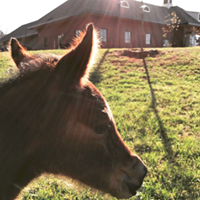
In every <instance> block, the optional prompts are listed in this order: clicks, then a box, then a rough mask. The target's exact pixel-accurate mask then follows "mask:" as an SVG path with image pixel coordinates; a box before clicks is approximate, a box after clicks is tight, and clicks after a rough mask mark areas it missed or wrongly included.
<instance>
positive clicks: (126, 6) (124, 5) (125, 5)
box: [120, 0, 129, 8]
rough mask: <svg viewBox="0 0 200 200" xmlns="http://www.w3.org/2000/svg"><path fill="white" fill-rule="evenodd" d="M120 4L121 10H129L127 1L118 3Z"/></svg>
mask: <svg viewBox="0 0 200 200" xmlns="http://www.w3.org/2000/svg"><path fill="white" fill-rule="evenodd" d="M120 4H121V7H122V8H129V4H128V2H127V1H124V0H123V1H120Z"/></svg>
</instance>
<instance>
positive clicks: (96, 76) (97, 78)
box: [90, 49, 109, 84]
mask: <svg viewBox="0 0 200 200" xmlns="http://www.w3.org/2000/svg"><path fill="white" fill-rule="evenodd" d="M108 53H109V49H107V50H106V51H105V53H104V54H103V56H102V58H101V60H100V61H99V63H98V65H97V67H96V68H95V70H94V71H93V72H92V73H91V74H90V81H91V82H92V83H93V84H97V83H100V82H101V73H100V68H101V65H102V64H103V62H104V60H105V58H106V56H107V54H108Z"/></svg>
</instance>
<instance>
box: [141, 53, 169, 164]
mask: <svg viewBox="0 0 200 200" xmlns="http://www.w3.org/2000/svg"><path fill="white" fill-rule="evenodd" d="M142 51H143V49H142ZM143 64H144V68H145V72H146V75H147V80H148V84H149V88H150V91H151V107H152V109H153V111H154V114H155V115H156V119H157V121H158V125H159V131H160V136H161V139H162V143H163V146H164V149H165V152H166V154H167V158H168V160H169V161H173V150H172V145H171V142H170V140H169V138H168V135H167V133H166V130H165V127H164V125H163V122H162V120H161V118H160V116H159V114H158V110H157V108H156V107H157V103H156V97H155V94H154V90H153V87H152V85H151V80H150V76H149V71H148V68H147V65H146V61H145V58H143Z"/></svg>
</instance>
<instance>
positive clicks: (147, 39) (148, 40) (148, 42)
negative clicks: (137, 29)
mask: <svg viewBox="0 0 200 200" xmlns="http://www.w3.org/2000/svg"><path fill="white" fill-rule="evenodd" d="M146 44H151V34H149V33H147V34H146Z"/></svg>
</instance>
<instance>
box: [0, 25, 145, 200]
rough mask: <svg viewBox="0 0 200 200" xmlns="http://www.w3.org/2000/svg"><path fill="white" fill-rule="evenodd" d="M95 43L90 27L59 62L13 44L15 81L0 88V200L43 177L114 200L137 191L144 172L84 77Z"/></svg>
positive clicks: (102, 101) (11, 80)
mask: <svg viewBox="0 0 200 200" xmlns="http://www.w3.org/2000/svg"><path fill="white" fill-rule="evenodd" d="M96 37H97V34H96V31H95V29H94V27H93V25H92V24H90V25H88V26H87V28H86V30H85V32H83V33H82V35H81V37H80V38H79V39H78V40H76V45H75V46H74V47H72V49H71V50H70V51H69V52H68V53H67V54H66V55H64V56H63V57H62V58H59V57H58V56H55V55H52V54H39V55H29V53H28V52H27V51H26V50H25V49H24V48H23V47H22V46H21V45H20V44H19V42H18V41H17V40H16V39H14V38H12V39H11V41H10V44H11V55H12V58H13V60H14V62H15V63H16V66H17V67H18V69H19V75H17V76H15V77H13V78H11V79H10V80H8V81H7V82H4V83H2V84H1V85H0V127H1V128H0V199H2V200H11V199H14V198H16V197H17V195H18V194H19V192H20V190H22V189H23V188H24V187H25V186H26V185H27V184H28V183H29V182H30V181H31V180H32V179H34V178H36V177H38V176H39V175H41V174H42V173H44V172H46V173H53V174H62V175H65V176H68V177H71V178H73V179H76V180H79V181H80V182H82V183H85V184H87V185H89V186H91V187H94V188H97V189H99V190H102V191H104V192H108V193H110V194H111V195H113V196H115V197H117V198H129V197H131V196H132V195H135V193H136V190H137V189H138V188H140V186H141V184H142V182H143V179H144V177H145V175H146V173H147V168H146V167H145V165H144V164H143V162H142V161H141V160H140V158H138V157H137V156H135V155H132V154H131V152H130V151H129V149H128V148H127V147H126V145H125V144H124V142H123V141H122V139H121V137H120V136H119V134H118V132H117V129H116V125H115V122H114V119H113V116H112V113H111V110H110V108H109V106H108V104H107V103H106V100H105V99H104V97H103V96H102V95H101V93H100V92H99V91H98V89H97V88H96V87H95V86H94V85H93V84H92V83H91V82H90V81H89V80H88V79H87V75H88V73H89V67H90V66H91V64H92V61H93V60H94V54H95V51H96V49H97V45H96V44H97V42H96V41H97V40H96Z"/></svg>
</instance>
